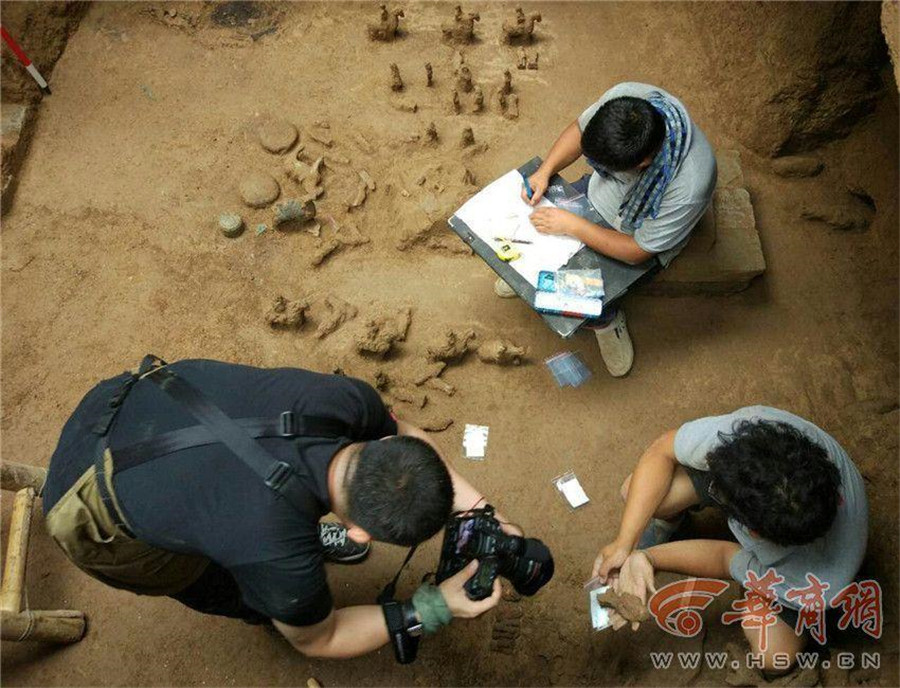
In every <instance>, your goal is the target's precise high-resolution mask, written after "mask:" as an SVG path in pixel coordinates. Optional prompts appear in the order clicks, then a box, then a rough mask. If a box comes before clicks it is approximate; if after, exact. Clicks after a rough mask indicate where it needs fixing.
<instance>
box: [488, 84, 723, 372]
mask: <svg viewBox="0 0 900 688" xmlns="http://www.w3.org/2000/svg"><path fill="white" fill-rule="evenodd" d="M582 155H584V156H585V157H586V158H587V160H588V163H589V164H590V165H591V167H593V168H594V170H595V171H594V173H593V174H591V175H589V176H586V177H585V178H583V179H582V180H581V181H580V182H578V183H576V185H575V186H576V188H577V189H579V190H581V191H582V192H583V193H586V194H587V197H588V200H589V201H590V203H591V205H592V206H593V207H594V209H595V210H596V211H597V212H598V213H599V214H600V217H601V218H603V222H602V224H600V225H595V224H594V223H592V222H589V221H587V220H585V219H583V218H581V217H579V216H577V215H575V214H574V213H570V212H568V211H565V210H562V209H560V208H539V209H537V210H535V211H534V213H533V214H532V216H531V220H532V222H533V224H534V226H535V228H536V229H537V230H538V231H540V232H545V233H547V234H567V235H570V236H573V237H575V238H576V239H578V240H580V241H582V242H583V243H584V244H586V245H587V246H590V247H591V248H592V249H594V250H595V251H597V252H599V253H602V254H604V255H606V256H609V257H611V258H615V259H617V260H621V261H623V262H626V263H630V264H633V265H637V264H640V263H644V262H647V261H650V260H654V259H658V261H659V264H660V265H661V266H662V267H664V268H665V267H667V266H668V265H669V263H670V262H671V261H672V259H673V258H675V256H677V255H678V253H679V251H681V249H682V248H683V247H684V245H685V244H686V243H687V241H688V238H689V237H690V233H691V230H692V229H693V228H694V226H695V225H696V224H697V222H698V221H699V220H700V218H701V217H702V216H703V213H704V212H705V211H706V209H707V207H708V206H709V203H710V200H711V199H712V194H713V190H714V189H715V186H716V158H715V155H714V154H713V150H712V147H711V146H710V145H709V142H708V141H707V140H706V137H705V136H704V135H703V132H702V131H700V128H699V127H698V126H697V125H696V124H695V123H694V122H693V121H692V120H691V118H690V117H689V115H688V113H687V110H686V109H685V107H684V105H683V104H682V103H681V101H679V100H678V99H677V98H675V97H674V96H673V95H671V94H670V93H667V92H666V91H664V90H663V89H661V88H658V87H656V86H650V85H648V84H640V83H634V82H626V83H622V84H619V85H617V86H614V87H613V88H611V89H610V90H608V91H607V92H606V93H604V94H603V95H602V96H601V97H600V100H598V101H597V102H596V103H594V104H593V105H591V106H590V107H589V108H588V109H587V110H585V111H584V112H583V113H582V114H581V116H579V117H578V119H577V120H575V121H574V122H572V123H571V124H570V125H569V126H568V127H567V128H566V129H565V131H563V133H562V134H560V136H559V138H558V139H557V140H556V143H554V144H553V147H552V148H551V149H550V152H549V153H548V154H547V158H546V159H545V160H544V162H543V163H542V164H541V166H540V167H539V168H538V169H537V171H536V172H535V173H534V174H532V175H531V177H530V178H529V180H528V181H529V185H530V187H531V190H532V194H531V196H530V197H529V195H528V194H527V192H526V191H524V190H523V199H524V200H525V201H527V202H528V203H531V204H532V205H533V204H536V203H537V202H538V201H539V200H540V199H541V198H542V197H543V195H544V192H545V191H546V189H547V186H548V184H549V182H550V178H551V177H552V176H553V175H554V174H556V173H557V172H559V171H561V170H563V169H565V168H566V167H568V166H569V165H571V164H572V163H573V162H575V160H577V159H578V158H579V157H581V156H582ZM496 291H497V293H498V294H499V295H500V296H509V295H512V296H514V295H515V294H514V293H513V292H512V291H511V290H510V289H509V288H508V287H506V285H505V283H503V282H502V281H498V283H497V286H496ZM595 332H596V335H597V342H598V344H599V345H600V353H601V354H602V356H603V360H604V362H605V363H606V367H607V368H608V369H609V372H610V373H611V374H612V375H614V376H616V377H620V376H622V375H625V374H626V373H627V372H628V371H629V370H630V369H631V365H632V362H633V360H634V348H633V346H632V343H631V337H630V336H629V334H628V328H627V326H626V323H625V313H624V311H623V310H622V309H621V308H610V309H608V311H607V312H606V313H605V314H604V317H603V318H602V319H601V320H600V321H599V322H597V323H595Z"/></svg>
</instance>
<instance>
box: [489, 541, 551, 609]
mask: <svg viewBox="0 0 900 688" xmlns="http://www.w3.org/2000/svg"><path fill="white" fill-rule="evenodd" d="M553 568H554V567H553V555H552V554H551V553H550V549H549V548H548V547H547V545H545V544H544V543H543V542H541V541H540V540H537V539H535V538H528V539H526V540H525V548H524V551H523V552H522V553H521V555H519V556H517V557H504V558H503V567H502V569H501V573H502V574H503V575H504V576H506V578H508V579H509V581H510V582H511V583H512V584H513V587H514V588H515V589H516V592H518V593H519V594H520V595H528V596H531V595H534V594H535V593H536V592H537V591H538V590H540V589H541V588H542V587H544V586H545V585H546V584H547V583H548V582H549V581H550V579H551V578H553Z"/></svg>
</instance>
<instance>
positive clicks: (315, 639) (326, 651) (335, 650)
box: [272, 560, 501, 659]
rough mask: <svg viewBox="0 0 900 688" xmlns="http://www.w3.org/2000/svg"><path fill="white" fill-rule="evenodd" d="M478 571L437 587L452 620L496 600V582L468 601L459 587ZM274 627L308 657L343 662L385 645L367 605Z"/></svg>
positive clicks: (377, 610) (379, 617)
mask: <svg viewBox="0 0 900 688" xmlns="http://www.w3.org/2000/svg"><path fill="white" fill-rule="evenodd" d="M477 568H478V561H477V560H472V561H471V562H469V565H468V566H467V567H465V568H464V569H462V570H461V571H459V572H458V573H456V574H455V575H453V576H451V577H450V578H448V579H447V580H445V581H444V582H443V583H441V584H440V586H438V587H440V590H441V594H442V595H443V597H444V601H445V602H446V603H447V607H448V608H449V610H450V613H451V614H452V615H453V617H454V618H457V619H474V618H475V617H476V616H480V615H481V614H483V613H484V612H486V611H488V610H489V609H493V608H494V607H496V606H497V603H498V602H499V601H500V594H501V588H500V580H499V579H497V580H495V581H494V592H493V594H492V595H491V596H490V597H487V598H485V599H483V600H477V601H475V600H470V599H469V597H468V596H467V595H466V591H465V588H464V587H463V586H464V585H465V583H466V581H467V580H469V578H471V577H472V576H473V575H474V574H475V571H476V569H477ZM272 623H273V624H274V625H275V628H277V629H278V630H279V632H280V633H281V634H282V635H283V636H284V637H285V638H287V639H288V641H289V642H290V643H291V645H293V646H294V649H295V650H297V651H298V652H302V653H303V654H304V655H306V656H308V657H327V658H330V659H346V658H348V657H358V656H360V655H364V654H366V653H368V652H372V651H373V650H377V649H378V648H379V647H381V646H382V645H385V644H386V643H387V642H388V640H389V634H388V629H387V623H386V622H385V620H384V612H383V611H382V610H381V607H380V606H379V605H374V604H367V605H359V606H355V607H345V608H343V609H334V610H332V612H331V613H330V614H329V615H328V616H327V617H326V618H325V620H324V621H321V622H319V623H317V624H314V625H312V626H291V625H289V624H286V623H282V622H281V621H278V620H277V619H272Z"/></svg>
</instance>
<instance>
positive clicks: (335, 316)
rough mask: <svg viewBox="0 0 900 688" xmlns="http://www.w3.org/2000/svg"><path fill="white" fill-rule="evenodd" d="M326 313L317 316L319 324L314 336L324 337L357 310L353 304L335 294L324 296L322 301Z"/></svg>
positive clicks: (353, 316) (352, 315)
mask: <svg viewBox="0 0 900 688" xmlns="http://www.w3.org/2000/svg"><path fill="white" fill-rule="evenodd" d="M323 308H324V309H325V311H326V313H325V314H323V315H322V316H321V317H320V318H319V326H318V327H317V328H316V337H318V338H319V339H324V338H325V337H327V336H328V335H330V334H331V333H332V332H334V331H335V330H336V329H338V328H339V327H340V326H341V325H343V324H344V323H345V322H347V321H349V320H353V318H355V317H356V314H357V312H358V310H357V308H356V306H353V305H351V304H349V303H347V302H346V301H344V300H343V299H339V298H338V297H336V296H326V297H325V299H324V302H323Z"/></svg>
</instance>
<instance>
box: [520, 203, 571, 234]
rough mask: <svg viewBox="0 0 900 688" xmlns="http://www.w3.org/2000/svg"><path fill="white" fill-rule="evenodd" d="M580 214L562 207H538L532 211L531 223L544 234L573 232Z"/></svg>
mask: <svg viewBox="0 0 900 688" xmlns="http://www.w3.org/2000/svg"><path fill="white" fill-rule="evenodd" d="M578 219H579V218H578V216H577V215H575V213H570V212H569V211H568V210H562V209H560V208H538V209H537V210H535V211H534V212H533V213H531V224H533V225H534V228H535V229H536V230H537V231H539V232H541V233H542V234H573V233H574V231H575V227H576V226H577V225H576V221H577V220H578Z"/></svg>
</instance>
